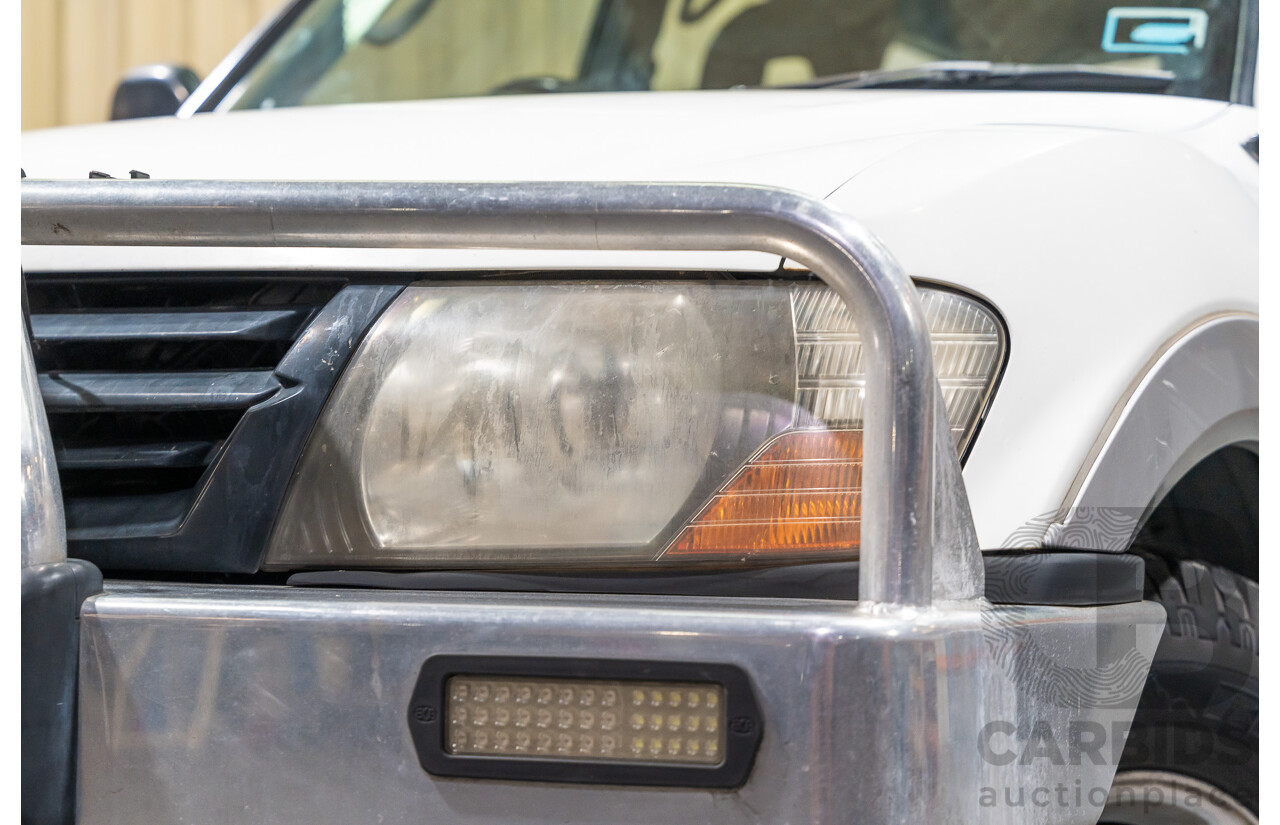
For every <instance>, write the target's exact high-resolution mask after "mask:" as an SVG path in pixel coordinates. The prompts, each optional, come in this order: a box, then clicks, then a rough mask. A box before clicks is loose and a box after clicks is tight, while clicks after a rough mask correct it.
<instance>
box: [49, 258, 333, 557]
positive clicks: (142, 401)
mask: <svg viewBox="0 0 1280 825" xmlns="http://www.w3.org/2000/svg"><path fill="white" fill-rule="evenodd" d="M342 286H343V283H342V282H341V281H337V280H323V279H321V280H317V281H303V280H298V279H290V278H280V277H275V278H272V277H269V276H264V277H260V278H259V277H234V278H232V277H225V276H223V277H219V276H218V275H216V274H214V275H204V274H195V273H181V274H167V275H157V276H134V277H112V278H104V277H102V276H47V275H46V276H40V277H39V278H29V279H28V281H27V300H28V307H29V311H30V322H31V334H32V345H33V349H34V354H35V360H36V368H37V370H38V372H39V374H40V391H41V395H42V396H43V398H44V403H45V409H46V412H47V413H48V417H49V427H50V431H51V433H52V435H53V443H54V452H55V456H56V458H57V462H58V469H59V475H60V477H61V482H62V490H63V496H64V498H65V499H66V507H67V528H68V537H69V538H70V539H72V540H73V541H74V540H84V539H95V538H126V537H138V536H157V535H164V534H166V533H168V532H172V531H173V530H175V529H176V528H177V526H178V525H179V524H180V523H181V521H182V519H183V517H184V516H185V515H186V513H187V512H188V511H189V509H190V507H191V505H192V503H193V501H194V500H195V498H196V496H197V494H198V492H199V490H200V488H201V484H202V480H203V479H204V478H205V476H206V474H207V472H208V470H209V467H210V466H211V465H212V464H213V463H214V462H215V461H216V460H217V459H218V457H219V455H220V453H221V451H222V450H223V447H224V445H225V444H226V443H227V439H228V438H229V437H230V436H231V434H232V431H233V430H234V429H235V428H236V425H237V424H238V423H239V422H240V420H241V418H242V416H243V415H244V413H245V411H246V410H247V409H249V408H250V407H251V406H253V405H255V404H258V403H260V402H262V401H265V400H267V399H269V398H271V397H272V396H273V395H275V394H276V393H277V392H279V391H280V390H281V388H282V386H284V384H283V383H282V381H284V380H285V379H282V378H281V377H280V376H278V375H276V373H275V372H274V369H275V367H276V366H277V364H279V362H280V360H281V359H282V358H283V357H284V355H285V353H286V352H288V351H289V348H290V347H291V346H293V344H294V342H295V341H296V340H297V338H298V336H299V335H300V334H301V333H302V331H303V330H305V329H306V327H307V325H308V324H309V323H310V322H311V321H312V319H314V318H315V316H316V314H317V313H318V312H319V311H320V310H321V309H322V308H323V307H324V306H325V305H326V304H327V303H328V302H329V301H330V299H332V298H333V297H334V295H335V294H337V292H338V291H339V290H340V289H341V288H342Z"/></svg>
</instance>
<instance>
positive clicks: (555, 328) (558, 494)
mask: <svg viewBox="0 0 1280 825" xmlns="http://www.w3.org/2000/svg"><path fill="white" fill-rule="evenodd" d="M922 301H923V304H924V308H925V313H926V316H927V318H928V320H929V322H930V328H931V330H932V331H933V334H934V356H935V363H936V366H937V370H938V373H939V377H940V383H941V385H942V388H943V394H944V398H945V400H946V403H947V409H948V414H949V417H950V419H951V422H952V425H953V428H954V432H955V434H956V438H957V443H958V444H959V445H960V446H961V447H963V444H964V442H965V440H966V439H967V438H969V437H971V434H972V430H973V428H974V426H975V425H976V422H977V419H978V416H979V415H980V414H981V411H982V409H983V406H984V404H985V401H986V399H987V398H988V397H989V395H990V392H991V389H992V386H993V384H994V381H995V378H996V373H997V371H998V369H999V366H1000V364H1001V362H1002V358H1003V347H1004V342H1003V334H1002V329H1001V327H1000V325H999V324H998V322H997V321H996V319H995V318H994V317H993V316H992V314H991V313H990V311H989V310H987V309H986V308H985V307H984V306H982V305H981V304H979V303H977V302H976V301H974V300H972V299H969V298H967V297H964V296H960V295H957V294H954V293H950V292H942V291H929V290H924V291H923V292H922ZM862 360H863V350H862V346H861V342H860V341H859V339H858V336H857V332H856V330H855V329H854V327H853V324H852V321H851V319H850V317H849V314H848V312H847V311H846V309H845V307H844V305H843V303H842V302H841V301H840V299H839V298H838V297H837V296H836V295H835V294H834V293H833V292H831V291H830V290H829V289H827V288H826V287H823V286H815V285H808V284H805V285H792V284H785V283H778V282H769V283H757V284H709V283H702V284H689V283H672V282H662V283H651V284H625V285H622V284H617V285H610V284H599V283H595V284H578V283H564V284H546V283H541V284H535V285H524V286H516V285H510V284H500V285H493V286H485V285H468V286H435V285H430V286H415V287H411V288H409V289H407V290H406V291H405V292H404V293H403V294H402V295H401V297H400V298H399V299H397V301H396V302H395V303H394V304H393V305H392V306H391V308H389V309H388V311H387V312H386V314H385V315H384V316H383V317H382V318H381V319H380V320H379V321H378V323H377V324H376V325H375V327H374V329H373V330H372V331H371V332H370V333H369V335H368V336H367V338H366V340H365V341H364V342H363V344H362V345H361V347H360V349H359V351H358V353H357V355H356V356H355V358H354V359H353V362H352V363H351V365H350V366H349V367H348V369H347V371H346V373H345V375H344V376H343V378H342V380H341V381H340V382H339V385H338V387H337V389H336V390H335V392H334V395H333V397H332V398H331V399H330V402H329V404H328V406H327V408H326V410H325V412H324V414H323V415H322V417H321V421H320V423H319V426H318V428H317V430H316V432H314V433H313V434H312V438H311V440H310V443H309V444H308V446H307V448H306V451H305V452H304V455H303V458H302V461H301V463H300V465H299V471H298V473H297V475H296V478H295V481H294V483H293V485H292V486H291V488H290V491H289V494H288V496H287V498H286V501H285V505H284V507H283V509H282V512H281V515H280V518H279V519H278V521H277V526H276V530H275V533H274V535H273V538H272V542H271V548H270V551H269V553H268V564H269V565H270V566H272V567H277V568H278V567H299V566H312V567H314V566H335V565H349V566H358V565H368V566H402V567H414V566H417V567H424V566H425V567H431V566H435V567H440V566H477V565H485V564H489V565H506V566H510V565H513V564H527V565H557V566H572V565H600V564H622V565H635V564H647V563H653V562H658V563H688V562H693V561H704V560H715V559H719V560H720V561H724V560H729V559H735V558H751V557H754V558H762V559H768V558H771V557H780V558H785V559H794V560H799V559H805V558H823V559H828V558H848V557H853V556H856V551H857V547H858V536H859V523H860V498H861V497H860V483H861V457H862V450H861V447H862V442H861V429H860V428H861V426H862V399H863V388H864V379H863V375H864V372H865V367H864V365H863V363H862Z"/></svg>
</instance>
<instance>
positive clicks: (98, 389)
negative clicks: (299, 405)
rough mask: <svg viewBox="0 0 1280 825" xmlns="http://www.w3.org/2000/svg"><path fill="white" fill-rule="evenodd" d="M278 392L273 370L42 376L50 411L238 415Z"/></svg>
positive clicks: (46, 402) (58, 374)
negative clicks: (230, 412) (225, 411)
mask: <svg viewBox="0 0 1280 825" xmlns="http://www.w3.org/2000/svg"><path fill="white" fill-rule="evenodd" d="M279 389H280V382H279V381H277V380H276V378H275V376H274V375H272V374H271V370H246V371H244V372H204V371H202V372H55V373H48V374H44V375H41V376H40V396H41V398H43V399H44V406H45V409H46V410H48V411H49V412H62V411H65V410H156V411H165V410H220V409H231V410H238V409H243V408H246V407H251V406H253V405H254V404H257V403H259V402H260V401H265V400H266V399H268V398H270V397H271V396H272V394H274V393H275V392H276V391H277V390H279Z"/></svg>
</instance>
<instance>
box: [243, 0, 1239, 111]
mask: <svg viewBox="0 0 1280 825" xmlns="http://www.w3.org/2000/svg"><path fill="white" fill-rule="evenodd" d="M1241 1H1242V0H1195V2H1185V0H1178V1H1177V2H1165V3H1162V4H1160V5H1158V6H1122V5H1116V4H1115V3H1114V2H1104V0H312V2H310V3H309V4H307V6H306V7H305V8H304V9H303V10H302V11H301V13H299V14H298V15H297V16H296V17H295V18H294V19H293V22H292V24H291V25H290V26H289V27H288V28H287V29H286V30H285V31H284V32H283V33H282V34H281V35H280V36H279V37H278V38H276V39H275V40H274V42H273V43H272V44H271V45H270V47H269V48H268V49H267V50H266V52H265V53H264V54H263V56H262V57H261V58H260V59H259V60H258V61H257V62H256V63H255V64H254V65H253V66H252V67H251V68H250V69H249V71H248V72H247V73H246V74H245V75H244V76H243V77H242V78H241V80H240V81H239V82H238V83H237V84H236V85H235V87H234V88H233V89H232V90H231V91H230V92H229V93H228V95H227V96H226V98H225V99H224V100H223V102H222V103H221V104H220V106H221V108H231V109H255V108H275V107H281V106H300V105H313V104H335V103H355V102H367V101H390V100H420V99H429V98H446V97H471V96H482V95H497V94H534V93H554V92H589V91H643V90H687V89H727V88H734V87H740V86H745V87H761V86H763V87H778V86H787V85H793V84H804V83H812V81H814V80H815V79H820V78H825V77H830V76H838V75H844V74H848V73H855V72H866V71H877V70H888V71H891V70H897V69H909V68H912V67H915V66H920V65H922V64H927V63H932V62H936V61H942V60H952V61H954V60H972V61H990V62H993V63H1015V64H1031V65H1050V64H1054V65H1057V64H1079V65H1083V66H1096V67H1105V68H1110V69H1115V70H1118V71H1131V72H1152V71H1165V72H1171V73H1172V74H1173V76H1174V82H1173V83H1172V85H1170V86H1169V87H1168V88H1167V90H1166V91H1167V92H1168V93H1171V94H1178V95H1187V96H1194V97H1205V98H1213V99H1228V98H1229V96H1230V94H1231V89H1232V81H1233V78H1234V76H1235V74H1236V71H1237V64H1238V61H1239V59H1240V58H1241V57H1242V55H1241V54H1240V53H1239V52H1240V51H1241V50H1242V49H1243V48H1244V47H1243V45H1242V44H1243V43H1244V42H1245V40H1246V38H1244V37H1243V36H1242V28H1241V26H1242V15H1241ZM1055 88H1066V89H1068V90H1069V89H1070V84H1069V83H1067V84H1065V85H1059V86H1056V87H1055Z"/></svg>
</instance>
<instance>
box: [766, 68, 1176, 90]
mask: <svg viewBox="0 0 1280 825" xmlns="http://www.w3.org/2000/svg"><path fill="white" fill-rule="evenodd" d="M1176 79H1177V76H1176V75H1175V74H1174V73H1173V72H1167V71H1160V70H1157V71H1132V70H1129V69H1114V68H1109V67H1106V66H1090V65H1088V64H1085V63H1061V64H1048V63H991V62H988V61H985V60H939V61H935V62H932V63H922V64H921V65H919V66H912V67H911V68H909V69H890V70H885V69H873V70H871V71H866V72H853V73H851V74H841V75H827V76H825V77H816V78H814V79H813V80H807V81H805V82H803V83H792V84H788V85H786V86H774V87H772V88H785V89H1026V90H1038V91H1072V92H1148V93H1153V94H1159V93H1161V92H1166V91H1168V90H1169V87H1170V86H1172V85H1173V82H1174V81H1175V80H1176Z"/></svg>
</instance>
